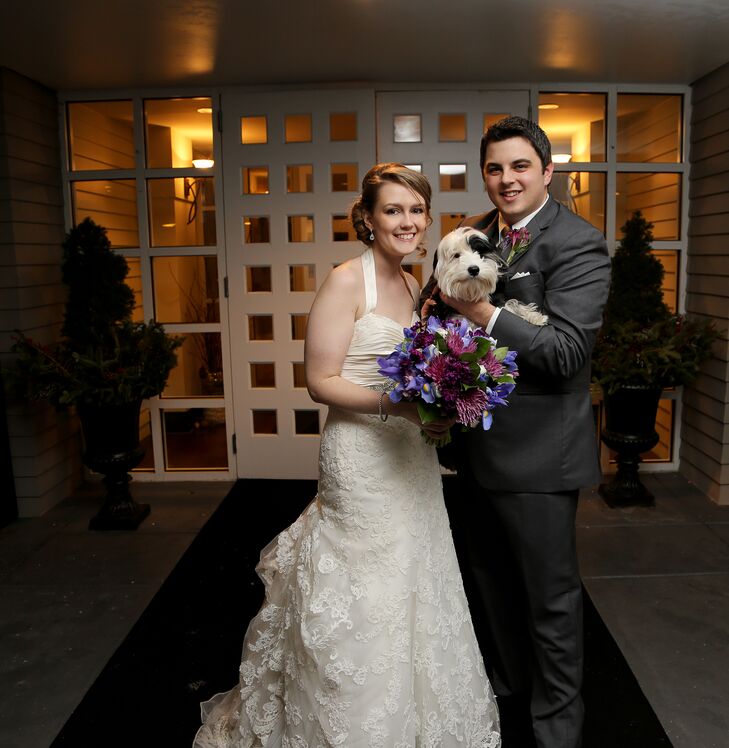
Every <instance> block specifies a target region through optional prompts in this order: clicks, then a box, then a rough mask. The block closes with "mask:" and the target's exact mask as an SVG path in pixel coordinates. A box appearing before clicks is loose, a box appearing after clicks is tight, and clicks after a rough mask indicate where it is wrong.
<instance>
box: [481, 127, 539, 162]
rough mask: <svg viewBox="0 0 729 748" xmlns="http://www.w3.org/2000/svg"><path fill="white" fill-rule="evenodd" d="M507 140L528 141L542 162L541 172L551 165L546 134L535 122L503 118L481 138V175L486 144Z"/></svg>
mask: <svg viewBox="0 0 729 748" xmlns="http://www.w3.org/2000/svg"><path fill="white" fill-rule="evenodd" d="M509 138H524V139H525V140H528V141H529V142H530V143H531V144H532V146H534V150H535V151H536V152H537V153H538V154H539V160H540V161H541V162H542V170H544V169H546V168H547V167H548V166H549V165H550V164H551V163H552V146H551V144H550V142H549V138H548V137H547V133H545V132H544V130H542V128H541V127H539V125H538V124H537V123H536V122H532V121H531V120H528V119H525V118H524V117H504V119H500V120H499V121H498V122H494V124H493V125H491V127H489V129H488V130H486V132H485V133H484V134H483V137H482V138H481V174H483V167H484V163H485V162H486V148H487V147H488V144H489V143H498V142H499V141H501V140H509Z"/></svg>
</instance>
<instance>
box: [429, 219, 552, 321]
mask: <svg viewBox="0 0 729 748" xmlns="http://www.w3.org/2000/svg"><path fill="white" fill-rule="evenodd" d="M499 262H500V259H499V257H498V255H496V254H495V252H494V246H493V244H492V243H491V242H490V241H489V240H488V237H487V236H486V235H485V234H483V233H481V232H480V231H478V230H476V229H474V228H471V227H470V226H462V227H460V228H457V229H454V230H453V231H451V232H450V233H448V234H446V235H445V236H444V237H443V238H442V239H441V241H440V244H439V245H438V249H437V250H436V256H435V267H434V269H433V277H434V278H435V280H436V282H437V283H438V287H439V288H440V290H441V291H442V292H443V293H444V294H445V295H446V296H451V297H452V298H454V299H458V300H459V301H471V302H475V301H481V300H482V299H484V298H486V297H490V296H491V294H492V293H493V292H494V289H495V288H496V281H497V280H498V278H499ZM504 309H507V310H508V311H510V312H511V313H512V314H516V315H518V316H519V317H522V318H523V319H525V320H526V321H527V322H530V323H531V324H532V325H546V324H547V320H548V319H549V318H548V317H547V316H546V315H545V314H542V313H541V312H540V311H539V310H538V309H537V307H536V305H535V304H523V303H522V302H520V301H517V300H516V299H509V300H508V301H507V302H506V303H505V304H504Z"/></svg>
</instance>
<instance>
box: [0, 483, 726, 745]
mask: <svg viewBox="0 0 729 748" xmlns="http://www.w3.org/2000/svg"><path fill="white" fill-rule="evenodd" d="M644 482H645V483H646V485H647V486H648V487H649V488H650V489H651V490H652V491H653V492H654V494H655V495H656V499H657V504H656V507H655V508H653V509H642V508H631V509H610V508H609V507H607V506H606V505H605V504H604V502H603V501H602V499H600V497H599V496H598V495H597V494H596V492H595V491H592V490H587V491H584V492H583V495H582V497H581V501H580V506H579V510H578V519H577V522H578V543H579V554H580V563H581V570H582V574H583V578H584V580H585V585H586V587H587V589H588V590H589V593H590V596H591V597H592V600H593V602H594V603H595V605H596V607H597V608H598V610H599V611H600V614H601V615H602V617H603V619H604V621H605V623H606V624H607V626H608V627H609V629H610V631H611V632H612V634H613V636H614V637H615V639H616V641H617V642H618V645H619V646H620V648H621V649H622V651H623V653H624V654H625V657H626V658H627V660H628V662H629V663H630V666H631V667H632V669H633V671H634V672H635V674H636V676H637V678H638V680H639V681H640V683H641V686H642V687H643V690H644V692H645V694H646V696H647V697H648V699H649V700H650V702H651V704H652V705H653V707H654V709H655V710H656V713H657V714H658V717H659V719H660V720H661V722H662V724H663V726H664V728H665V729H666V732H667V733H668V735H669V737H670V738H671V741H672V742H673V744H674V746H675V748H726V747H727V746H729V702H728V701H727V694H729V507H718V506H716V505H714V504H712V502H711V501H709V499H707V498H706V497H704V496H703V495H702V494H701V493H699V492H698V491H697V490H696V489H695V488H694V487H693V486H691V485H690V484H689V483H687V482H686V481H685V480H684V479H683V478H681V477H680V476H678V475H676V474H675V473H654V474H648V475H645V476H644ZM230 485H231V484H230V483H164V484H163V483H137V484H135V487H134V491H135V496H136V498H137V499H138V500H139V501H146V502H149V503H150V504H151V505H152V514H151V516H150V517H149V518H148V519H147V520H146V521H145V522H144V523H143V525H142V526H141V527H140V529H139V530H138V531H137V532H136V533H104V534H99V533H91V532H89V531H88V530H87V529H86V528H87V523H88V519H89V517H90V516H91V515H92V514H93V513H94V512H95V510H96V507H97V506H98V496H99V493H100V487H99V486H98V485H89V486H87V487H85V488H84V489H82V490H80V491H79V492H78V494H77V495H76V496H75V497H73V498H72V499H69V500H67V501H66V502H64V503H63V504H61V505H59V506H58V507H56V508H54V509H53V510H51V511H50V512H48V513H47V514H46V515H44V516H43V517H40V518H37V519H27V520H20V521H18V522H15V523H13V524H12V525H10V526H8V527H6V528H4V529H3V530H0V599H1V600H2V605H0V692H1V693H2V694H3V697H2V700H1V702H0V746H3V748H48V746H49V745H50V743H51V742H52V740H53V738H54V737H55V736H56V734H57V733H58V731H59V730H60V729H61V727H62V726H63V724H64V723H65V721H66V719H67V718H68V716H69V715H70V714H71V712H72V711H73V709H74V708H75V707H76V705H77V704H78V703H79V701H80V700H81V699H82V698H83V696H84V694H85V693H86V691H87V690H88V688H89V687H90V685H91V684H92V683H93V682H94V680H95V678H96V677H97V675H98V674H99V672H100V671H101V669H102V668H103V667H104V665H105V664H106V662H107V661H108V659H109V658H110V657H111V655H112V654H113V652H114V651H115V650H116V648H117V647H118V646H119V644H120V643H121V642H122V640H123V639H124V637H125V636H126V634H127V632H128V631H129V629H130V628H131V627H132V625H133V624H134V622H135V621H136V620H137V618H138V617H139V615H140V614H141V613H142V611H143V610H144V608H145V607H146V605H147V604H148V602H149V601H150V600H151V598H152V597H153V596H154V594H155V592H156V591H157V589H158V588H159V586H160V584H161V583H162V581H163V580H164V579H165V578H166V576H167V575H168V574H169V572H170V571H171V570H172V568H173V567H174V565H175V564H176V562H177V561H178V559H179V558H180V556H181V555H182V553H183V552H184V551H185V550H186V549H187V547H188V546H189V544H190V542H191V541H192V539H193V538H194V537H195V534H196V533H197V532H198V530H199V529H200V527H202V525H203V524H204V523H205V521H206V520H207V518H208V517H209V516H210V514H211V513H212V512H213V511H214V510H215V508H216V507H217V506H218V504H219V503H220V501H221V500H222V499H223V497H224V496H225V495H226V493H227V492H228V490H229V488H230ZM646 748H650V747H648V746H647V747H646Z"/></svg>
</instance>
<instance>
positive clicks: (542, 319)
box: [504, 299, 549, 327]
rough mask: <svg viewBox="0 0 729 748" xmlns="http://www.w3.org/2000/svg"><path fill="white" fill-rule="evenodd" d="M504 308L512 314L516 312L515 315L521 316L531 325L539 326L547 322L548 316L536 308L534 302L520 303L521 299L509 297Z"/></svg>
mask: <svg viewBox="0 0 729 748" xmlns="http://www.w3.org/2000/svg"><path fill="white" fill-rule="evenodd" d="M504 309H506V310H508V311H509V312H511V313H512V314H516V315H517V317H521V318H522V319H523V320H525V321H526V322H529V324H532V325H539V326H540V327H541V326H543V325H546V324H547V322H549V317H547V315H546V314H542V313H541V312H540V311H539V309H537V305H536V304H522V302H521V301H517V300H516V299H509V300H508V301H507V302H506V303H505V304H504Z"/></svg>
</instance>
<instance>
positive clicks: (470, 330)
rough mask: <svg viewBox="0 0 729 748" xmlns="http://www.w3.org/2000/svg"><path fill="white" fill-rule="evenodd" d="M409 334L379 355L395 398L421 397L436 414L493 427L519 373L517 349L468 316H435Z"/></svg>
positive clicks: (422, 406)
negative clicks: (502, 345)
mask: <svg viewBox="0 0 729 748" xmlns="http://www.w3.org/2000/svg"><path fill="white" fill-rule="evenodd" d="M403 334H404V339H403V341H402V342H401V343H399V344H398V346H397V347H396V348H395V350H394V351H393V352H392V353H390V354H389V355H388V356H383V357H381V358H378V359H377V363H378V364H379V367H380V368H379V373H380V374H382V375H383V376H384V377H387V378H388V379H389V380H390V382H391V383H392V385H393V387H392V389H391V391H390V395H389V396H390V399H391V400H392V401H393V402H399V401H400V400H407V401H409V402H417V403H418V405H419V407H420V409H421V411H422V410H424V411H425V412H427V413H430V414H431V415H433V416H443V415H444V416H448V417H455V418H456V420H457V421H458V422H459V423H461V424H463V425H464V426H465V427H470V428H474V427H476V426H478V424H479V423H480V424H481V426H482V428H484V429H488V428H490V427H491V423H492V422H493V415H492V411H493V409H494V408H496V407H498V406H500V405H506V404H507V397H508V395H509V394H510V393H511V391H512V390H513V389H514V380H515V378H516V376H517V375H518V370H517V366H516V352H515V351H507V349H505V348H499V349H497V348H496V341H495V340H494V339H493V338H491V337H490V336H488V335H487V334H486V332H485V330H483V329H482V328H480V327H472V326H471V324H470V323H469V322H468V320H465V319H463V318H454V319H448V320H444V321H441V320H439V319H438V318H437V317H434V316H431V317H430V318H429V319H428V320H427V321H426V322H418V323H417V324H415V325H413V326H412V327H409V328H405V329H404V330H403Z"/></svg>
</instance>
